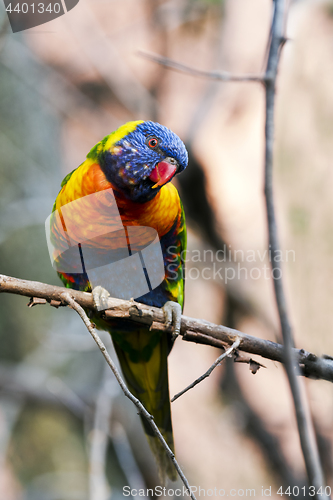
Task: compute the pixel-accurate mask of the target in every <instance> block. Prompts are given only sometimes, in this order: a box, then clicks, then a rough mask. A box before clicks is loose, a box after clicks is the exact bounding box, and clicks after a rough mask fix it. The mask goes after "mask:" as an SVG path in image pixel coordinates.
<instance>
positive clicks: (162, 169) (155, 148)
mask: <svg viewBox="0 0 333 500" xmlns="http://www.w3.org/2000/svg"><path fill="white" fill-rule="evenodd" d="M95 148H97V149H95ZM95 148H93V150H92V151H91V153H90V154H89V155H88V157H92V156H93V155H94V154H96V153H97V155H98V161H99V163H100V165H101V168H102V169H103V171H104V173H105V175H106V178H107V179H108V181H109V182H111V183H112V184H113V185H114V186H115V188H117V189H118V190H119V191H120V192H121V193H122V194H123V195H124V196H125V197H126V198H128V199H130V200H132V201H137V202H146V201H148V200H150V199H152V198H153V197H154V196H155V195H156V194H157V193H158V191H159V190H160V189H161V187H162V186H163V185H164V184H166V183H167V182H169V181H170V180H171V179H172V178H173V177H174V176H175V175H176V174H178V173H179V172H182V171H183V170H184V169H185V168H186V166H187V162H188V155H187V151H186V148H185V146H184V144H183V142H182V141H181V140H180V139H179V137H178V136H177V135H176V134H174V133H173V132H171V130H169V129H168V128H166V127H164V126H163V125H160V124H159V123H154V122H151V121H146V122H142V121H138V122H129V123H126V124H125V125H123V126H122V127H120V128H119V129H118V130H117V131H116V132H114V133H113V134H110V135H109V136H107V137H106V138H105V139H103V141H101V143H99V144H98V145H97V146H96V147H95Z"/></svg>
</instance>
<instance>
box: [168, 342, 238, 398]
mask: <svg viewBox="0 0 333 500" xmlns="http://www.w3.org/2000/svg"><path fill="white" fill-rule="evenodd" d="M239 344H240V340H239V339H236V340H235V342H234V343H233V344H232V346H231V347H229V349H227V350H226V351H225V352H224V353H223V354H221V356H219V357H218V358H217V359H216V360H215V361H214V363H213V364H212V366H211V367H210V368H208V370H207V371H206V372H205V373H204V374H203V375H201V377H199V378H197V379H196V380H195V381H194V382H192V384H190V385H188V386H187V387H185V389H183V390H182V391H180V392H178V393H177V394H176V395H175V396H174V397H173V398H172V399H171V403H173V402H174V401H176V399H178V398H179V397H180V396H182V395H183V394H185V392H187V391H189V390H190V389H192V388H193V387H195V386H196V385H197V384H200V382H202V381H203V380H205V378H207V377H209V375H210V374H211V373H212V371H213V370H214V368H216V367H217V366H218V365H219V364H221V362H222V361H223V360H224V359H225V358H226V357H227V356H230V354H232V353H233V352H234V351H235V350H236V349H237V347H238V346H239Z"/></svg>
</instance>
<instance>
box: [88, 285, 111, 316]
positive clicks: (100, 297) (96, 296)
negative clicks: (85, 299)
mask: <svg viewBox="0 0 333 500" xmlns="http://www.w3.org/2000/svg"><path fill="white" fill-rule="evenodd" d="M92 296H93V301H94V305H95V307H96V309H97V311H104V310H105V309H107V308H108V297H110V294H109V292H108V291H107V290H106V289H105V288H103V287H102V286H95V288H94V289H93V291H92Z"/></svg>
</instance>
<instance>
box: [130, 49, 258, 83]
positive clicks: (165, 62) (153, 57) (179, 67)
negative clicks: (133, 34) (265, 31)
mask: <svg viewBox="0 0 333 500" xmlns="http://www.w3.org/2000/svg"><path fill="white" fill-rule="evenodd" d="M138 55H139V56H140V57H143V58H144V59H148V60H149V61H153V62H155V63H157V64H160V65H161V66H165V67H167V68H169V69H172V70H174V71H178V72H180V73H186V74H188V75H191V76H198V77H202V78H210V79H211V80H218V81H221V82H260V83H263V82H265V79H266V75H265V74H262V75H231V74H230V73H227V72H226V71H203V70H201V69H197V68H192V67H191V66H187V65H186V64H182V63H179V62H177V61H174V60H173V59H169V58H168V57H163V56H160V55H157V54H151V53H150V52H145V51H143V50H139V51H138Z"/></svg>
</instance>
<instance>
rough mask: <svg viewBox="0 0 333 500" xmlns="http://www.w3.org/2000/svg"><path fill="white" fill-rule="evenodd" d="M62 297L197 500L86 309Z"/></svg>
mask: <svg viewBox="0 0 333 500" xmlns="http://www.w3.org/2000/svg"><path fill="white" fill-rule="evenodd" d="M61 297H62V299H63V301H65V302H67V304H68V305H70V306H71V308H72V309H74V311H76V312H77V313H78V315H79V316H80V318H81V319H82V321H83V323H84V324H85V325H86V327H87V329H88V331H89V333H90V335H91V336H92V338H93V339H94V341H95V342H96V344H97V346H98V348H99V350H100V351H101V353H102V354H103V356H104V358H105V360H106V362H107V364H108V365H109V367H110V368H111V370H112V372H113V374H114V376H115V377H116V379H117V382H118V384H119V385H120V387H121V389H122V391H123V393H124V394H125V396H126V397H127V398H128V399H129V400H130V401H132V403H134V404H135V406H136V407H137V409H138V411H139V413H140V414H141V415H142V416H143V417H144V418H145V419H146V420H147V422H149V424H150V426H151V428H152V430H153V432H154V434H155V436H156V437H157V438H158V439H159V441H160V442H161V444H162V446H163V448H164V449H165V452H166V453H167V455H168V456H169V458H170V459H171V461H172V462H173V465H174V467H175V469H176V471H177V473H178V475H179V477H180V479H181V480H182V481H183V483H184V485H185V487H186V489H187V491H188V492H189V495H190V497H191V498H192V500H196V498H195V496H194V494H193V493H192V491H191V487H190V485H189V482H188V480H187V479H186V477H185V475H184V473H183V471H182V469H181V468H180V466H179V464H178V462H177V460H176V457H175V455H174V453H173V452H172V450H171V449H170V448H169V446H168V445H167V443H166V441H165V439H164V437H163V436H162V434H161V432H160V430H159V428H158V427H157V425H156V424H155V422H154V417H153V416H152V415H150V413H149V412H148V411H147V410H146V408H145V407H144V406H143V404H142V403H141V402H140V401H139V400H138V399H137V398H136V397H135V396H133V394H132V393H131V392H130V391H129V389H128V388H127V385H126V384H125V382H124V380H123V379H122V377H121V375H120V373H119V371H118V369H117V367H116V365H115V364H114V362H113V361H112V358H111V356H110V355H109V353H108V351H107V350H106V347H105V345H104V344H103V342H102V340H101V338H100V337H99V335H98V333H97V330H96V329H95V328H94V326H93V325H92V323H91V322H90V320H89V318H88V316H87V314H86V313H85V311H84V309H83V308H82V307H81V306H80V304H78V303H77V302H76V301H75V300H74V299H73V298H72V297H71V295H70V294H69V292H63V293H62V296H61Z"/></svg>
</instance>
